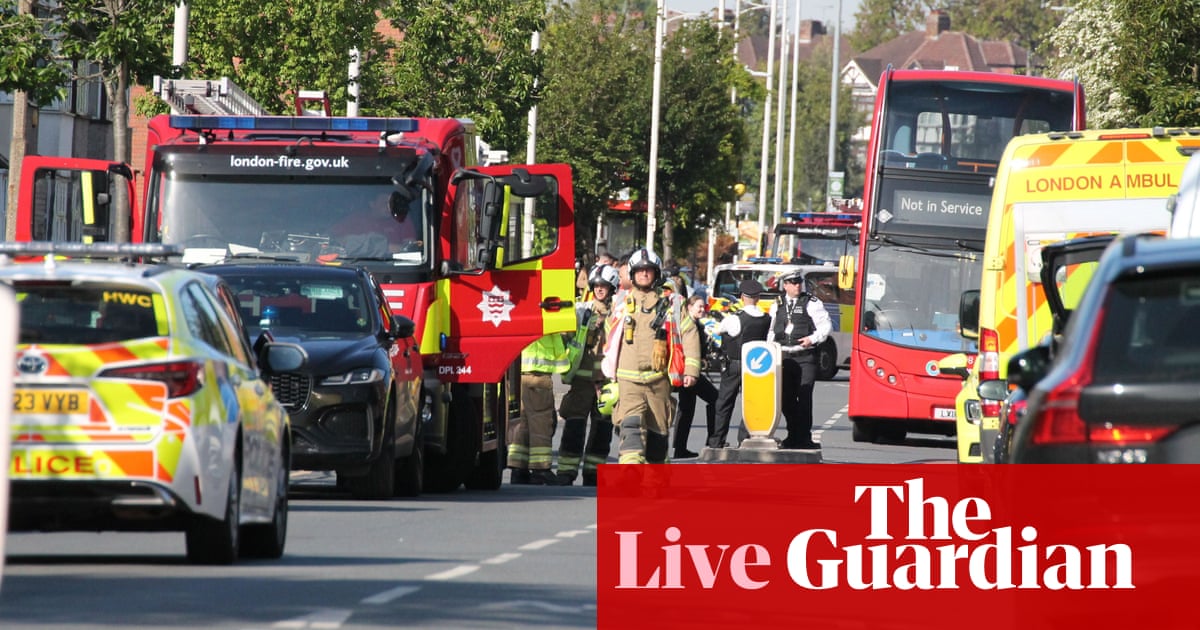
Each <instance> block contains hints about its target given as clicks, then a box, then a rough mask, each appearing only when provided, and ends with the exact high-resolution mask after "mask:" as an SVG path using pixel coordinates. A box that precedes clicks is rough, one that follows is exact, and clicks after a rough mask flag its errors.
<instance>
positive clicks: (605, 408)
mask: <svg viewBox="0 0 1200 630" xmlns="http://www.w3.org/2000/svg"><path fill="white" fill-rule="evenodd" d="M619 395H620V394H619V392H618V391H617V382H616V381H612V382H609V383H605V384H604V387H601V388H600V396H599V397H598V398H597V399H596V409H597V410H598V411H599V412H600V415H603V416H611V415H612V414H613V408H614V407H616V406H617V396H619Z"/></svg>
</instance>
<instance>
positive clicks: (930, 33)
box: [925, 9, 950, 39]
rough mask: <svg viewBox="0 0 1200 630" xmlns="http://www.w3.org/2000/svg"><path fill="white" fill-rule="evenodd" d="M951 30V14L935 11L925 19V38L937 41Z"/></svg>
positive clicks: (939, 10)
mask: <svg viewBox="0 0 1200 630" xmlns="http://www.w3.org/2000/svg"><path fill="white" fill-rule="evenodd" d="M948 30H950V14H949V13H946V12H945V11H942V10H941V9H934V10H932V11H930V12H929V15H928V16H926V17H925V37H927V38H929V39H937V36H938V35H941V34H942V33H945V32H946V31H948Z"/></svg>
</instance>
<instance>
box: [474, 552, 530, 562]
mask: <svg viewBox="0 0 1200 630" xmlns="http://www.w3.org/2000/svg"><path fill="white" fill-rule="evenodd" d="M520 557H521V554H519V553H502V554H500V555H498V556H492V557H491V558H488V559H487V560H484V561H483V562H482V563H481V564H504V563H505V562H508V561H509V560H516V559H517V558H520Z"/></svg>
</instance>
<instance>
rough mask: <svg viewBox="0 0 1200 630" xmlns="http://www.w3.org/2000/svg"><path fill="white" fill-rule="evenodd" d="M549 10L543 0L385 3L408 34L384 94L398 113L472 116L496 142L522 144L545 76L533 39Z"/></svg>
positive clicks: (511, 145)
mask: <svg viewBox="0 0 1200 630" xmlns="http://www.w3.org/2000/svg"><path fill="white" fill-rule="evenodd" d="M545 13H546V8H545V2H544V0H461V1H458V2H440V1H436V0H413V1H409V2H395V3H387V4H386V7H385V8H384V10H383V15H384V17H386V18H387V19H389V20H391V22H392V25H393V26H395V27H396V29H398V30H399V31H400V32H402V33H404V37H403V39H402V41H400V42H398V43H397V44H396V48H395V52H394V56H393V59H392V62H393V64H394V65H393V67H392V69H391V73H390V79H391V81H392V84H391V85H390V86H388V87H389V89H388V90H386V91H384V92H383V93H382V95H383V96H385V97H386V98H387V99H388V100H389V101H390V103H392V109H394V111H395V112H396V113H399V114H403V115H409V116H451V117H468V118H471V119H473V120H474V121H475V124H476V126H477V128H478V130H479V132H480V135H481V136H482V137H483V138H485V139H486V140H487V141H488V142H490V143H491V144H492V145H493V146H499V147H503V148H505V149H508V150H510V151H513V150H515V149H516V148H517V147H520V146H524V144H525V139H526V136H527V132H528V129H527V126H528V125H527V124H526V121H527V114H528V112H529V109H530V107H532V106H533V105H534V104H535V103H536V102H537V101H538V98H539V96H538V94H537V91H536V90H535V88H534V86H535V85H537V81H538V79H539V78H540V77H541V76H542V55H541V54H540V53H538V52H534V51H533V50H531V41H532V37H533V34H534V33H535V32H540V31H542V30H544V27H545Z"/></svg>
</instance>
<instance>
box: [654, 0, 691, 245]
mask: <svg viewBox="0 0 1200 630" xmlns="http://www.w3.org/2000/svg"><path fill="white" fill-rule="evenodd" d="M666 10H667V9H666V6H665V1H664V0H658V13H657V15H656V17H655V20H654V79H653V86H652V88H651V96H650V179H649V181H648V182H647V184H646V249H649V250H652V251H653V250H654V233H655V232H656V231H657V230H658V216H657V214H656V209H657V207H658V206H657V201H658V200H657V195H658V119H659V115H660V112H659V110H660V109H661V107H660V102H661V101H662V55H663V38H664V37H665V36H666V30H667V22H670V21H672V20H680V19H686V18H694V17H697V16H699V15H702V14H698V13H677V14H675V15H673V16H671V19H669V20H668V19H667V14H666Z"/></svg>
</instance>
